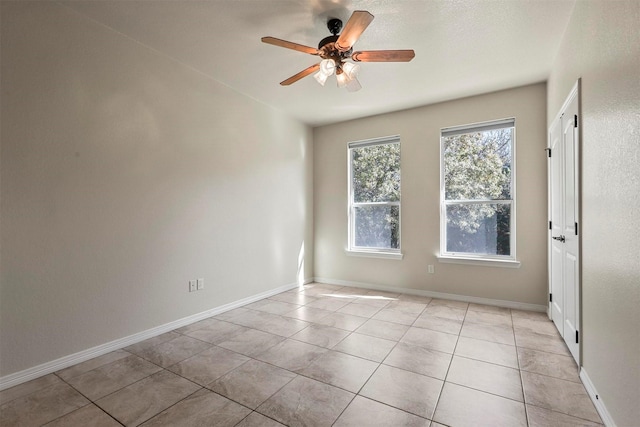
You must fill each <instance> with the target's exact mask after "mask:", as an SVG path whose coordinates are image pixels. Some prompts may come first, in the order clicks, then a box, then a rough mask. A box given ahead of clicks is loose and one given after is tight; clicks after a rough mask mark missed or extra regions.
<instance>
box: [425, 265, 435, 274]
mask: <svg viewBox="0 0 640 427" xmlns="http://www.w3.org/2000/svg"><path fill="white" fill-rule="evenodd" d="M427 271H428V272H429V274H433V273H435V270H434V268H433V265H429V266H427Z"/></svg>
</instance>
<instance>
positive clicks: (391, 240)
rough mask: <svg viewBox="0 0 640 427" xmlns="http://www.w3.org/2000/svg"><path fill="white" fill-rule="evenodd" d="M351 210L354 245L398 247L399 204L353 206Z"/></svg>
mask: <svg viewBox="0 0 640 427" xmlns="http://www.w3.org/2000/svg"><path fill="white" fill-rule="evenodd" d="M353 211H354V215H355V217H354V224H355V230H354V244H355V246H359V247H368V248H382V249H399V248H400V207H399V206H360V207H355V208H354V209H353Z"/></svg>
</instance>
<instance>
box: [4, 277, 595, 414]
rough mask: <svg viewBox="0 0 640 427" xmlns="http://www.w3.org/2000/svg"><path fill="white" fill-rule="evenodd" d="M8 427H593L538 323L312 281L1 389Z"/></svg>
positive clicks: (576, 386)
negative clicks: (291, 289)
mask: <svg viewBox="0 0 640 427" xmlns="http://www.w3.org/2000/svg"><path fill="white" fill-rule="evenodd" d="M0 405H1V406H0V425H2V426H5V427H8V426H21V427H24V426H40V425H47V426H65V427H73V426H97V427H100V426H105V427H107V426H119V425H125V426H137V425H143V426H197V425H203V426H204V425H206V426H239V427H250V426H267V427H269V426H281V425H289V426H332V425H333V426H340V427H344V426H355V427H363V426H433V427H437V426H509V427H511V426H531V427H533V426H596V425H600V423H601V420H600V418H599V417H598V414H597V412H596V410H595V408H594V406H593V404H592V403H591V401H590V400H589V397H588V396H587V394H586V392H585V389H584V387H583V386H582V384H581V383H580V380H579V378H578V371H577V367H576V365H575V363H574V362H573V359H572V358H571V357H570V356H569V353H568V351H567V349H566V347H565V345H564V343H563V342H562V340H561V339H560V337H559V335H558V333H557V332H556V330H555V329H554V327H553V324H552V323H551V322H550V321H549V320H548V319H547V318H546V315H544V314H541V313H533V312H526V311H518V310H509V309H505V308H498V307H491V306H483V305H478V304H467V303H463V302H459V301H447V300H438V299H430V298H425V297H418V296H412V295H405V294H394V293H389V292H378V291H371V290H363V289H356V288H348V287H338V286H331V285H323V284H315V283H312V284H310V285H307V286H305V288H304V289H303V290H298V289H296V290H293V291H289V292H284V293H281V294H278V295H275V296H273V297H271V298H267V299H264V300H261V301H258V302H255V303H252V304H249V305H246V306H244V307H242V308H237V309H235V310H231V311H228V312H226V313H223V314H220V315H218V316H215V317H212V318H209V319H206V320H202V321H200V322H197V323H194V324H191V325H188V326H185V327H183V328H179V329H176V330H175V331H172V332H168V333H166V334H163V335H160V336H157V337H154V338H151V339H149V340H146V341H143V342H140V343H138V344H135V345H132V346H130V347H127V348H125V349H122V350H118V351H114V352H112V353H109V354H106V355H104V356H100V357H97V358H95V359H92V360H89V361H86V362H83V363H80V364H78V365H75V366H72V367H70V368H67V369H63V370H61V371H59V372H56V373H54V374H49V375H46V376H44V377H41V378H38V379H36V380H33V381H30V382H28V383H25V384H21V385H18V386H16V387H13V388H11V389H8V390H5V391H2V392H0Z"/></svg>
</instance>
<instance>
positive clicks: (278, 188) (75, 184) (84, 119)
mask: <svg viewBox="0 0 640 427" xmlns="http://www.w3.org/2000/svg"><path fill="white" fill-rule="evenodd" d="M1 112H2V130H1V143H2V147H1V148H2V151H1V152H2V156H1V159H2V165H1V166H2V168H1V194H2V205H1V217H0V218H1V230H0V231H1V240H0V242H1V245H2V259H1V270H2V275H1V288H0V292H1V293H0V298H1V319H0V320H1V332H0V376H5V375H8V374H10V373H14V372H16V371H20V370H24V369H26V368H30V367H33V366H35V365H38V364H41V363H44V362H48V361H51V360H54V359H56V358H59V357H62V356H65V355H69V354H72V353H75V352H78V351H82V350H85V349H88V348H91V347H93V346H96V345H99V344H103V343H106V342H109V341H112V340H115V339H119V338H122V337H126V336H129V335H131V334H134V333H137V332H140V331H144V330H147V329H149V328H152V327H156V326H159V325H162V324H165V323H168V322H170V321H174V320H177V319H180V318H184V317H186V316H189V315H193V314H196V313H199V312H202V311H205V310H208V309H211V308H214V307H217V306H220V305H223V304H225V303H229V302H232V301H236V300H239V299H241V298H245V297H249V296H251V295H255V294H258V293H260V292H264V291H268V290H270V289H274V288H276V287H279V286H284V285H288V284H293V283H295V282H296V280H297V278H298V275H297V272H298V271H297V270H298V256H299V253H300V250H301V247H302V245H303V244H304V245H305V246H304V247H305V252H306V255H307V257H306V260H305V271H304V276H305V277H306V278H310V277H311V276H312V271H313V270H312V269H313V264H312V263H313V241H312V240H313V229H312V199H311V192H312V186H311V185H312V184H311V183H312V167H313V164H312V154H313V153H312V146H311V137H312V134H311V130H310V129H309V128H308V127H306V126H304V125H302V124H301V123H299V122H297V121H294V120H292V119H290V118H288V117H287V116H285V115H284V114H282V113H281V112H279V111H277V110H274V109H272V108H270V107H267V106H265V105H263V104H260V103H258V102H256V101H254V100H252V99H249V98H247V97H245V96H243V95H241V94H238V93H236V92H234V91H232V90H230V89H229V88H228V87H226V86H224V85H221V84H219V83H217V82H216V81H214V80H212V79H210V78H208V77H206V76H204V75H202V74H199V73H198V72H195V71H194V70H192V69H190V68H188V67H186V66H183V65H182V64H180V63H178V62H176V61H174V60H172V59H170V58H167V57H164V56H162V55H159V54H158V53H156V52H154V51H152V50H150V49H147V48H146V47H144V46H142V45H140V44H139V43H136V42H134V41H132V40H130V39H128V38H126V37H123V36H121V35H120V34H118V33H116V32H114V31H111V30H110V29H108V28H106V27H104V26H102V25H98V24H96V23H95V22H93V21H91V20H89V19H86V18H84V17H83V16H81V15H79V14H77V13H76V12H73V11H71V10H69V9H67V8H65V7H64V6H61V5H59V4H57V3H54V2H40V3H30V2H16V3H13V2H2V111H1ZM195 278H204V279H205V290H202V291H198V292H195V293H189V292H188V291H187V282H188V280H189V279H195Z"/></svg>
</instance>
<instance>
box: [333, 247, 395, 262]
mask: <svg viewBox="0 0 640 427" xmlns="http://www.w3.org/2000/svg"><path fill="white" fill-rule="evenodd" d="M344 252H345V253H346V254H347V255H348V256H356V257H364V258H384V259H397V260H401V259H402V257H403V256H404V255H403V254H401V253H400V252H369V251H354V250H349V249H345V251H344Z"/></svg>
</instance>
